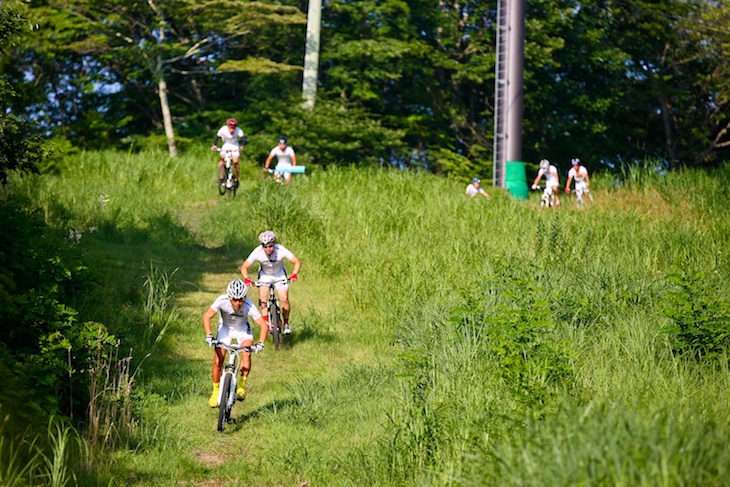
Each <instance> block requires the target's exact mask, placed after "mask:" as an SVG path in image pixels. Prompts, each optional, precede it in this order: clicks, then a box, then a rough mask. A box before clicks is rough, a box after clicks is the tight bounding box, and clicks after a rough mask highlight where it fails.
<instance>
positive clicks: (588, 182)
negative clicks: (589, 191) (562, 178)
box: [585, 171, 591, 188]
mask: <svg viewBox="0 0 730 487" xmlns="http://www.w3.org/2000/svg"><path fill="white" fill-rule="evenodd" d="M585 178H586V186H587V187H589V188H590V187H591V178H590V177H588V172H587V171H586V175H585Z"/></svg>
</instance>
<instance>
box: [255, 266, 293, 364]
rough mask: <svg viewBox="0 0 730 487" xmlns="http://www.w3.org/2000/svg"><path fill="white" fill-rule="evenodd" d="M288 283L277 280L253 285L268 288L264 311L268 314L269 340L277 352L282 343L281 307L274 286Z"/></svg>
mask: <svg viewBox="0 0 730 487" xmlns="http://www.w3.org/2000/svg"><path fill="white" fill-rule="evenodd" d="M287 282H289V278H288V277H286V278H283V279H277V280H276V281H273V282H269V283H266V282H261V281H256V282H255V283H254V285H255V286H256V287H261V286H268V287H269V297H268V298H267V299H266V309H267V311H268V314H269V332H270V333H271V338H272V339H273V340H274V348H275V349H276V350H279V348H281V344H282V343H284V334H283V333H282V329H281V305H280V304H279V298H278V297H277V296H276V285H277V284H285V283H287Z"/></svg>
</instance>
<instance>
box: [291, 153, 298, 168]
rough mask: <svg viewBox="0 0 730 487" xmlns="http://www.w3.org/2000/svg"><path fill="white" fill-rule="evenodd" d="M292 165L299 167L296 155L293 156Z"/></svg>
mask: <svg viewBox="0 0 730 487" xmlns="http://www.w3.org/2000/svg"><path fill="white" fill-rule="evenodd" d="M291 165H292V166H296V165H297V156H296V154H292V155H291Z"/></svg>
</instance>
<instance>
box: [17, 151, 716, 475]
mask: <svg viewBox="0 0 730 487" xmlns="http://www.w3.org/2000/svg"><path fill="white" fill-rule="evenodd" d="M214 167H215V165H214V161H213V162H212V159H211V156H210V154H209V153H208V152H205V151H204V150H203V149H200V150H199V151H197V152H194V153H191V154H188V155H184V156H182V157H181V158H179V159H177V160H171V159H169V157H167V156H165V155H164V154H162V153H150V154H139V155H129V154H113V153H106V154H91V153H87V154H82V155H81V156H79V158H78V160H76V161H73V162H72V163H70V164H69V169H68V172H67V173H66V174H65V175H64V176H63V177H43V178H40V179H38V178H30V179H28V180H25V181H23V182H21V183H20V184H19V186H18V187H17V189H18V190H19V191H24V192H26V193H27V194H28V195H30V196H32V197H33V198H34V199H35V201H36V204H37V205H38V206H39V207H40V208H41V209H42V210H43V211H44V213H45V214H46V218H47V219H48V221H50V222H52V223H53V224H55V225H58V226H61V227H62V228H64V229H68V230H71V229H75V230H78V231H79V232H80V233H81V237H80V239H79V241H78V245H79V246H81V247H82V248H83V249H84V250H85V251H86V252H87V254H88V256H89V259H90V261H91V263H92V265H93V266H94V268H95V269H96V271H97V272H98V275H99V277H98V279H99V282H100V294H101V295H102V296H106V297H107V298H108V302H111V303H115V304H118V305H120V306H122V307H123V308H122V309H123V310H124V311H123V312H119V311H118V309H116V308H113V307H112V308H109V307H105V308H104V309H97V308H95V307H94V303H95V300H93V299H91V300H89V302H85V307H84V308H83V309H82V310H83V311H84V312H85V313H87V314H90V315H92V316H93V317H94V318H95V319H97V320H99V321H103V322H104V323H106V324H108V325H109V328H110V329H111V330H115V333H118V334H120V336H123V337H125V339H127V340H130V343H128V345H129V346H134V347H140V348H141V349H140V350H136V351H135V356H137V357H142V356H144V354H145V353H147V352H148V351H151V350H152V348H154V353H153V355H152V356H150V357H149V359H147V361H146V362H145V363H144V364H143V366H142V368H141V370H140V373H139V376H138V382H137V384H136V395H135V402H134V405H135V408H136V409H135V410H134V420H135V421H136V422H137V423H136V424H138V426H137V427H136V429H135V432H134V435H135V438H134V441H132V442H130V443H129V445H132V448H131V449H129V450H124V451H122V450H118V451H114V452H111V453H110V455H109V456H108V457H107V458H108V472H111V473H112V474H113V475H114V476H115V478H116V479H117V480H116V481H115V482H116V484H118V485H150V486H151V485H212V484H216V485H217V484H221V485H226V484H230V485H278V484H282V485H297V484H299V483H301V482H310V485H332V486H341V485H384V486H385V485H388V486H391V485H404V486H405V485H594V484H599V485H617V484H624V485H712V484H716V485H725V484H723V480H722V479H724V476H725V475H726V473H727V472H726V471H727V465H728V463H727V456H728V448H727V446H726V445H727V444H730V442H728V433H729V432H730V419H729V418H728V415H727V411H728V407H730V405H729V404H728V402H729V401H730V399H729V398H730V379H728V371H727V359H726V358H725V357H723V356H720V357H714V358H710V359H707V360H705V361H697V360H688V359H687V358H686V357H683V356H681V354H679V353H678V352H677V348H676V345H677V344H676V336H675V335H672V334H671V333H669V332H668V331H667V330H668V328H667V325H668V324H669V323H670V321H671V319H672V315H671V313H669V314H668V313H667V312H666V309H668V308H669V309H671V308H672V307H673V306H677V302H675V301H672V299H673V298H671V296H672V295H671V293H669V290H671V289H673V288H672V285H673V283H672V280H671V279H670V278H669V276H670V274H672V273H675V274H676V273H680V274H681V273H682V272H684V273H685V274H686V275H687V276H688V277H687V281H688V282H694V281H692V279H695V277H694V276H696V274H697V272H700V271H701V272H703V273H704V274H703V276H704V277H703V278H702V279H704V281H699V282H700V285H701V286H702V288H703V289H702V290H701V291H702V292H704V293H717V294H718V295H717V296H716V297H717V299H718V300H719V301H718V302H723V301H722V300H723V299H724V300H725V301H727V300H728V297H727V295H725V296H722V295H721V293H720V292H719V291H717V290H718V289H728V288H729V286H730V283H729V282H728V279H730V277H729V276H730V260H728V255H730V248H728V247H730V226H729V225H728V219H727V218H722V217H721V214H722V211H723V210H724V209H726V205H727V198H726V197H725V196H724V192H723V189H722V188H725V187H727V185H728V184H727V183H728V168H727V167H725V168H723V169H720V170H717V171H715V172H714V173H713V174H712V176H708V175H707V174H706V173H697V172H692V171H683V172H680V173H671V174H669V175H660V174H656V173H655V172H653V171H652V170H650V168H649V169H647V168H639V169H638V170H636V171H635V172H631V173H628V174H626V175H624V180H623V184H622V185H621V186H617V185H616V184H615V181H614V179H613V177H608V176H600V175H598V176H596V177H595V178H594V180H595V182H596V183H595V190H594V196H595V201H594V202H593V203H592V204H589V205H588V206H587V207H586V208H582V209H579V208H575V207H574V205H573V200H572V198H571V197H567V196H566V197H563V206H562V207H561V208H558V209H556V210H555V211H552V210H551V211H545V210H543V211H540V210H539V209H538V203H537V200H536V199H535V197H536V195H532V196H531V199H530V200H528V201H516V200H512V199H510V198H509V196H508V195H506V194H505V193H503V192H502V191H500V190H499V189H494V188H489V192H490V194H492V196H493V199H492V200H490V201H486V200H484V199H470V198H466V197H465V196H464V195H463V187H462V185H461V183H459V182H457V181H455V180H452V179H448V178H440V177H435V176H433V175H429V174H427V173H419V172H403V171H397V170H392V169H377V168H370V169H354V168H336V167H332V168H329V169H327V170H316V168H311V169H312V170H311V171H309V172H308V174H306V175H304V176H295V180H294V184H292V185H291V186H279V185H276V184H274V183H273V182H271V181H270V180H269V179H267V178H266V177H265V176H264V175H263V174H262V172H261V171H260V169H259V168H258V167H256V166H253V165H245V166H244V169H243V171H242V174H245V179H243V180H242V184H241V188H240V191H239V194H238V195H237V197H236V199H235V200H233V201H225V200H224V199H222V198H221V197H220V196H219V195H218V194H217V193H216V189H215V186H214V173H212V170H213V169H214ZM31 183H32V184H31ZM92 228H93V229H94V230H93V231H92ZM265 229H272V230H274V231H275V232H276V233H277V235H278V237H279V241H280V242H281V243H283V244H284V245H285V246H287V247H288V248H290V249H291V250H292V251H294V252H295V253H296V254H297V255H298V256H299V257H300V258H301V259H302V261H303V267H302V271H301V273H300V278H301V279H300V281H299V282H297V283H296V284H293V285H292V291H291V297H292V305H293V313H292V325H293V327H294V335H293V336H292V338H291V340H290V341H289V343H288V344H287V346H286V347H285V348H284V349H283V350H281V351H279V352H276V351H274V350H273V347H272V346H270V345H268V346H267V348H266V349H265V351H264V352H263V353H262V354H261V355H258V356H255V357H254V358H253V368H252V372H251V377H250V380H249V382H248V385H247V387H248V389H249V396H248V397H247V399H246V400H245V401H244V402H243V403H242V404H238V405H237V406H236V407H235V409H234V418H235V419H236V423H235V424H234V425H232V427H230V428H229V429H227V430H226V432H225V433H223V434H219V433H217V432H216V431H215V418H216V411H214V410H211V409H210V408H208V407H207V404H206V398H207V395H208V394H209V392H210V387H211V386H210V367H211V363H212V352H211V350H210V349H208V348H207V346H206V345H205V343H204V341H203V331H202V325H201V322H200V316H201V315H202V314H203V312H204V311H205V310H206V308H207V307H208V306H209V305H210V303H212V302H213V300H214V299H215V297H216V296H217V295H219V294H221V293H223V292H224V290H225V286H226V285H227V283H228V282H229V281H230V280H231V279H233V278H235V277H238V276H239V273H238V268H239V266H240V265H241V263H242V262H243V259H245V258H246V256H247V255H248V253H249V252H250V251H251V249H252V248H253V247H254V246H255V245H256V236H257V235H258V233H260V232H261V231H263V230H265ZM151 279H152V280H154V282H155V283H156V285H157V286H158V287H156V288H155V289H157V290H159V291H160V292H161V294H160V296H162V297H164V299H161V298H160V299H157V300H156V301H154V302H153V303H152V304H156V305H159V306H158V308H160V309H157V308H155V307H154V306H152V307H150V304H149V301H148V299H149V297H150V292H151V290H150V289H149V288H148V289H147V291H146V292H145V286H146V283H150V282H151ZM703 282H705V283H706V285H705V284H703ZM173 295H174V299H172V297H171V296H173ZM690 298H691V296H689V297H688V300H690V301H691V299H690ZM163 301H164V302H163ZM163 305H164V306H163ZM145 307H147V309H148V312H147V314H145ZM153 308H154V309H153ZM144 316H147V318H148V319H147V322H146V323H143V325H144V326H147V327H148V328H147V332H146V333H147V335H145V331H144V329H145V328H144V326H143V327H141V328H140V327H139V325H140V324H137V327H136V328H135V326H132V324H131V323H130V320H132V319H134V318H135V317H144ZM151 317H156V318H154V319H152V318H151ZM170 317H174V319H171V318H170ZM150 327H151V328H150ZM135 329H136V330H137V333H138V334H139V335H140V336H139V337H136V338H135V336H134V333H132V332H133V331H134V330H135ZM140 330H141V331H140ZM160 330H164V334H163V335H160V334H159V331H160ZM159 336H161V338H160V339H159V341H157V337H159ZM718 340H719V339H718ZM148 349H149V350H148ZM704 437H706V438H707V439H708V440H707V442H705V443H702V442H701V439H702V438H704ZM624 452H628V454H624Z"/></svg>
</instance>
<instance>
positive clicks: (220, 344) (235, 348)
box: [213, 340, 253, 353]
mask: <svg viewBox="0 0 730 487" xmlns="http://www.w3.org/2000/svg"><path fill="white" fill-rule="evenodd" d="M213 346H214V347H217V348H223V349H225V350H228V351H229V352H232V353H239V352H248V353H251V352H253V346H252V345H246V346H244V347H239V346H238V345H227V344H225V343H223V342H219V341H218V340H213Z"/></svg>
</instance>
